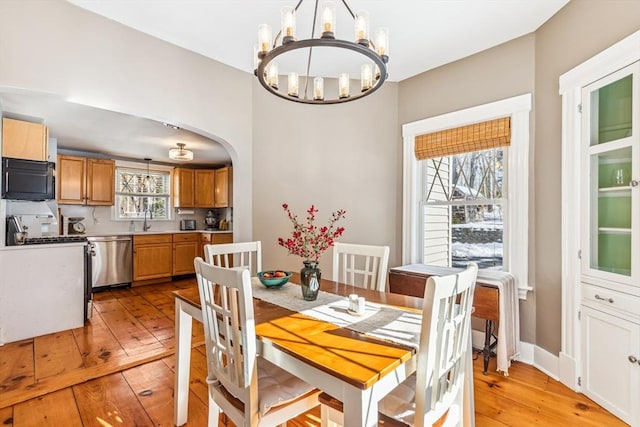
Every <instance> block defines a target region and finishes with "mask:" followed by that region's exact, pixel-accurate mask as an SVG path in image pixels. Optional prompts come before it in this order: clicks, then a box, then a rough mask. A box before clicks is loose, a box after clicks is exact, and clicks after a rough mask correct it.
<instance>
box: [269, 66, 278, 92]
mask: <svg viewBox="0 0 640 427" xmlns="http://www.w3.org/2000/svg"><path fill="white" fill-rule="evenodd" d="M267 83H268V84H269V86H271V87H272V88H274V89H278V64H277V63H276V62H272V63H271V64H269V67H268V68H267Z"/></svg>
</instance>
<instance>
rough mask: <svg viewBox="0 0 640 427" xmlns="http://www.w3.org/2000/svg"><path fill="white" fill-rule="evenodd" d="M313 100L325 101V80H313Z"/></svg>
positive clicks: (318, 78)
mask: <svg viewBox="0 0 640 427" xmlns="http://www.w3.org/2000/svg"><path fill="white" fill-rule="evenodd" d="M313 99H315V100H322V99H324V79H323V78H322V77H315V78H314V79H313Z"/></svg>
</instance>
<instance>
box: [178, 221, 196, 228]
mask: <svg viewBox="0 0 640 427" xmlns="http://www.w3.org/2000/svg"><path fill="white" fill-rule="evenodd" d="M195 229H196V220H195V219H181V220H180V230H195Z"/></svg>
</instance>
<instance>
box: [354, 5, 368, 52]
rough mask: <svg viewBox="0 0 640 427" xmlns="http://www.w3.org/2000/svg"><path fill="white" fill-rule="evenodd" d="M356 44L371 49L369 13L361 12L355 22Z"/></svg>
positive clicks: (357, 13)
mask: <svg viewBox="0 0 640 427" xmlns="http://www.w3.org/2000/svg"><path fill="white" fill-rule="evenodd" d="M355 30H356V43H358V44H361V45H363V46H366V47H369V12H367V11H366V10H359V11H357V12H356V20H355Z"/></svg>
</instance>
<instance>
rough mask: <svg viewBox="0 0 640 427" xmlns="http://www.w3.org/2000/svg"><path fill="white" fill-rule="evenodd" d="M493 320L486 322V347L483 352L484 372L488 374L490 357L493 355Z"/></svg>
mask: <svg viewBox="0 0 640 427" xmlns="http://www.w3.org/2000/svg"><path fill="white" fill-rule="evenodd" d="M491 323H493V322H491V320H487V321H485V324H484V348H483V349H482V354H483V355H484V369H483V370H482V373H483V374H484V375H487V372H488V369H489V358H490V357H491V329H492V328H491Z"/></svg>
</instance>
